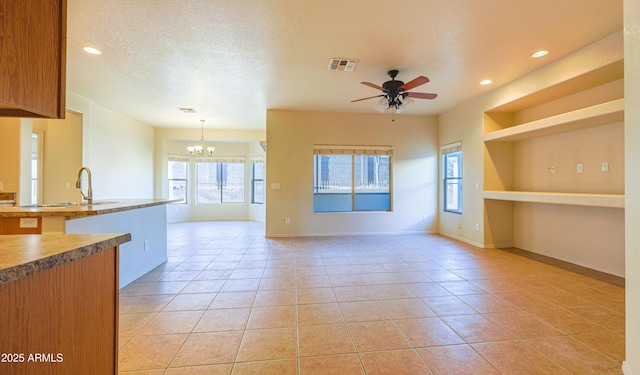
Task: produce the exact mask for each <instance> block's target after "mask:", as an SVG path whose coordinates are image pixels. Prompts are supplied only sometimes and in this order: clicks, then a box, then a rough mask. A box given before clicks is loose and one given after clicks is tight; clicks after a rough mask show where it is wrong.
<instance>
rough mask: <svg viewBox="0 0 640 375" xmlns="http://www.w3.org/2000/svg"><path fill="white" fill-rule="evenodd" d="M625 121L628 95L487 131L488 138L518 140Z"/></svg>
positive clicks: (498, 140) (507, 140) (495, 140)
mask: <svg viewBox="0 0 640 375" xmlns="http://www.w3.org/2000/svg"><path fill="white" fill-rule="evenodd" d="M620 121H624V99H617V100H612V101H610V102H606V103H602V104H596V105H593V106H590V107H586V108H582V109H578V110H575V111H571V112H567V113H562V114H559V115H555V116H552V117H547V118H543V119H540V120H537V121H532V122H528V123H524V124H520V125H516V126H512V127H509V128H506V129H501V130H496V131H493V132H490V133H487V134H485V135H484V141H485V142H516V141H522V140H525V139H531V138H536V137H543V136H547V135H552V134H559V133H564V132H570V131H575V130H579V129H586V128H590V127H594V126H599V125H606V124H611V123H615V122H620Z"/></svg>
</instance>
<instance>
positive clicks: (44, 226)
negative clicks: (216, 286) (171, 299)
mask: <svg viewBox="0 0 640 375" xmlns="http://www.w3.org/2000/svg"><path fill="white" fill-rule="evenodd" d="M171 202H174V201H173V200H168V199H112V200H107V201H95V202H93V204H92V205H87V204H78V203H67V204H65V203H55V204H48V205H43V206H19V207H6V208H0V234H28V233H31V234H52V233H56V234H63V233H64V234H95V233H130V234H131V241H130V242H128V243H126V244H123V245H122V246H121V252H120V281H119V286H120V288H122V287H124V286H125V285H127V284H129V283H130V282H132V281H134V280H135V279H137V278H138V277H140V276H142V275H144V274H145V273H147V272H149V271H150V270H152V269H154V268H155V267H157V266H158V265H160V264H162V263H164V262H166V261H167V209H166V205H167V204H168V203H171ZM0 238H1V237H0Z"/></svg>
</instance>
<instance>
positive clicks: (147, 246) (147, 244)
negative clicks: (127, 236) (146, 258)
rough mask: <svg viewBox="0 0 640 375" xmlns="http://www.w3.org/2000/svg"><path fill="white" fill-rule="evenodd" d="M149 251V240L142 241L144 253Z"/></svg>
mask: <svg viewBox="0 0 640 375" xmlns="http://www.w3.org/2000/svg"><path fill="white" fill-rule="evenodd" d="M147 250H149V240H146V241H144V251H147Z"/></svg>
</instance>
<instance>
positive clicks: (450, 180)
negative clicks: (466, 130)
mask: <svg viewBox="0 0 640 375" xmlns="http://www.w3.org/2000/svg"><path fill="white" fill-rule="evenodd" d="M441 150H442V171H443V172H442V175H443V181H444V187H443V191H444V210H445V211H446V212H452V213H456V214H461V213H462V144H461V143H460V142H457V143H453V144H450V145H446V146H442V148H441Z"/></svg>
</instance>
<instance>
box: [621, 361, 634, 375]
mask: <svg viewBox="0 0 640 375" xmlns="http://www.w3.org/2000/svg"><path fill="white" fill-rule="evenodd" d="M622 373H623V374H624V375H633V373H631V368H630V367H629V362H627V361H623V362H622Z"/></svg>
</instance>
